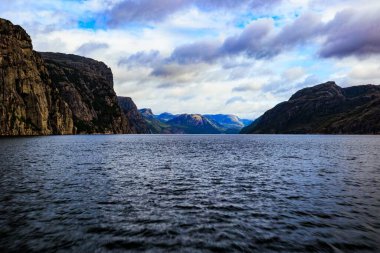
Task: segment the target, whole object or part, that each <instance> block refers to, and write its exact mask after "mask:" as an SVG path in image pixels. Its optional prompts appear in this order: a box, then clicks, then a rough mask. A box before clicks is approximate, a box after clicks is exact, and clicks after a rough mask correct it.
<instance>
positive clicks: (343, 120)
mask: <svg viewBox="0 0 380 253" xmlns="http://www.w3.org/2000/svg"><path fill="white" fill-rule="evenodd" d="M241 133H250V134H274V133H275V134H280V133H284V134H287V133H297V134H303V133H323V134H380V86H377V85H362V86H353V87H348V88H341V87H339V86H338V85H336V84H335V82H327V83H324V84H320V85H317V86H314V87H311V88H305V89H302V90H300V91H298V92H296V93H295V94H294V95H293V96H291V98H290V99H289V101H286V102H283V103H280V104H278V105H276V106H275V107H274V108H272V109H270V110H269V111H267V112H266V113H264V115H262V116H261V117H260V118H258V119H257V120H256V121H255V122H253V123H252V124H251V125H249V126H248V127H246V128H243V129H242V131H241Z"/></svg>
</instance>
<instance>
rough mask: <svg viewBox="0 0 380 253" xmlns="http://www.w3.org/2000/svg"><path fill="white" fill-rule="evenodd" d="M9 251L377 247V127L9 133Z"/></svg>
mask: <svg viewBox="0 0 380 253" xmlns="http://www.w3.org/2000/svg"><path fill="white" fill-rule="evenodd" d="M0 166H1V168H0V192H1V195H0V251H1V252H12V251H13V252H19V251H28V252H33V251H35V252H41V251H43V252H56V251H57V250H61V251H72V252H107V251H116V252H118V251H125V250H132V251H152V252H167V251H172V252H178V251H182V252H197V251H199V252H233V251H257V252H277V251H285V252H305V251H315V252H360V251H362V252H379V251H380V137H374V136H285V135H284V136H266V135H260V136H257V135H253V136H237V135H228V136H226V135H214V136H207V135H203V136H197V135H192V136H186V135H173V136H168V135H165V136H159V135H155V136H152V135H149V136H144V135H139V136H131V135H127V136H126V135H115V136H57V137H33V138H5V139H0Z"/></svg>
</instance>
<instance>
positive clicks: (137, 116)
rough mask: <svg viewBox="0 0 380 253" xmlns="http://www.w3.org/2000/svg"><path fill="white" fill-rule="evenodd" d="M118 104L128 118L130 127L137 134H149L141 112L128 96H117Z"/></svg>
mask: <svg viewBox="0 0 380 253" xmlns="http://www.w3.org/2000/svg"><path fill="white" fill-rule="evenodd" d="M118 100H119V105H120V107H121V109H122V110H123V112H124V114H125V116H126V117H127V118H128V120H129V122H130V124H131V129H132V130H133V131H134V132H136V133H138V134H149V133H151V131H150V130H149V128H148V125H147V123H146V122H145V119H144V117H143V116H142V114H141V112H140V111H139V110H138V109H137V106H136V104H135V103H134V102H133V100H132V98H130V97H118Z"/></svg>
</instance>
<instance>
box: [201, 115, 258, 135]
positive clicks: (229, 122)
mask: <svg viewBox="0 0 380 253" xmlns="http://www.w3.org/2000/svg"><path fill="white" fill-rule="evenodd" d="M204 116H205V117H206V118H207V119H209V120H211V121H213V122H215V123H216V124H218V125H219V127H220V128H223V129H225V130H224V131H225V132H226V133H239V131H240V130H241V129H242V128H243V127H245V126H247V125H249V124H251V123H252V120H248V119H240V118H239V117H237V116H235V115H232V114H206V115H204Z"/></svg>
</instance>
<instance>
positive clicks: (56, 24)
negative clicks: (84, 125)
mask: <svg viewBox="0 0 380 253" xmlns="http://www.w3.org/2000/svg"><path fill="white" fill-rule="evenodd" d="M0 17H2V18H6V19H9V20H10V21H12V22H13V23H14V24H19V25H21V26H23V27H24V28H25V29H26V30H27V32H28V33H29V34H30V35H31V37H32V40H33V44H34V48H35V49H36V50H37V51H53V52H64V53H74V54H79V55H82V56H86V57H91V58H94V59H97V60H100V61H103V62H105V63H106V64H107V65H109V66H110V67H111V68H112V70H113V73H114V79H115V80H114V81H115V90H116V92H117V93H118V95H122V96H130V97H132V98H133V99H134V101H135V102H136V104H137V106H138V107H139V108H143V107H149V108H152V110H153V112H155V113H161V112H165V111H169V112H172V113H232V114H237V115H239V116H241V117H245V118H256V117H258V116H260V115H261V114H262V113H263V112H265V111H266V110H267V109H270V108H271V107H272V106H274V105H275V104H277V103H278V102H281V101H284V100H287V99H288V98H289V96H290V95H291V94H292V93H294V92H295V91H297V90H299V89H300V88H303V87H307V86H312V85H315V84H318V83H321V82H325V81H329V80H335V81H336V82H337V83H338V84H339V85H340V86H343V87H344V86H350V85H360V84H367V83H374V84H380V1H379V0H365V1H364V0H329V1H328V0H288V1H286V0H38V1H29V0H13V1H9V0H0Z"/></svg>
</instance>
